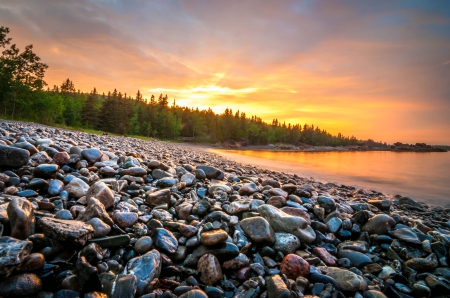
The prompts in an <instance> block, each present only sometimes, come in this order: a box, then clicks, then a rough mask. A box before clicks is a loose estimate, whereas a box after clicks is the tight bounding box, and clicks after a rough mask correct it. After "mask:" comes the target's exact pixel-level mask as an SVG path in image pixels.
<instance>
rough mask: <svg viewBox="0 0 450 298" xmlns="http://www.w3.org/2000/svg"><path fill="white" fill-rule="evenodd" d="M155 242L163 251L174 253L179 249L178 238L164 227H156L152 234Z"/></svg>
mask: <svg viewBox="0 0 450 298" xmlns="http://www.w3.org/2000/svg"><path fill="white" fill-rule="evenodd" d="M152 240H153V244H154V245H155V246H156V247H157V248H159V249H161V250H162V251H163V252H166V253H169V254H173V253H175V252H176V251H177V248H178V241H177V238H175V236H174V235H173V234H172V233H171V232H170V231H168V230H166V229H163V228H157V229H155V232H154V234H153V236H152Z"/></svg>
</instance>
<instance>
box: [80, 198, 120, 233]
mask: <svg viewBox="0 0 450 298" xmlns="http://www.w3.org/2000/svg"><path fill="white" fill-rule="evenodd" d="M96 217H97V218H99V219H100V220H102V222H104V223H106V224H107V225H110V226H112V225H113V224H114V221H113V220H112V218H111V217H110V216H109V214H108V213H107V212H106V210H105V206H104V205H103V204H102V202H100V201H99V200H97V199H95V198H94V197H88V198H87V207H86V209H85V210H83V211H81V212H80V214H79V215H78V217H77V220H80V221H84V222H88V221H90V220H91V219H93V218H96ZM94 224H95V222H94Z"/></svg>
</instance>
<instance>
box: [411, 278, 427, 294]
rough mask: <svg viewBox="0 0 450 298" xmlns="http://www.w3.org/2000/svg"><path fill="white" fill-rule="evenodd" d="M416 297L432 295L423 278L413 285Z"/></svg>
mask: <svg viewBox="0 0 450 298" xmlns="http://www.w3.org/2000/svg"><path fill="white" fill-rule="evenodd" d="M411 289H412V292H413V294H414V297H431V290H430V288H429V287H427V285H426V284H425V282H424V281H423V280H419V281H418V282H416V283H414V284H413V286H412V288H411Z"/></svg>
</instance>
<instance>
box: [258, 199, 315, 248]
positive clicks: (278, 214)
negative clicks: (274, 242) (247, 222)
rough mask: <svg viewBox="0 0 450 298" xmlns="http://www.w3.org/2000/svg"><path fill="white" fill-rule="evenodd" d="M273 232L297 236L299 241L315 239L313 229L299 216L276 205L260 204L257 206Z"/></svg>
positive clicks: (309, 242)
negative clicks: (292, 214)
mask: <svg viewBox="0 0 450 298" xmlns="http://www.w3.org/2000/svg"><path fill="white" fill-rule="evenodd" d="M258 211H259V213H260V214H261V216H262V217H264V218H265V219H266V220H267V221H268V222H269V224H270V226H271V227H272V228H273V229H274V231H275V232H286V233H290V234H293V235H295V236H297V238H298V239H299V240H300V241H301V242H305V243H306V244H311V243H312V242H313V241H314V240H315V239H316V234H315V233H314V230H313V229H312V228H311V226H309V225H308V224H307V222H306V221H305V220H304V219H303V218H301V217H294V216H290V215H289V214H286V213H284V212H283V211H281V210H279V209H278V208H276V207H273V206H270V205H262V206H260V207H259V208H258Z"/></svg>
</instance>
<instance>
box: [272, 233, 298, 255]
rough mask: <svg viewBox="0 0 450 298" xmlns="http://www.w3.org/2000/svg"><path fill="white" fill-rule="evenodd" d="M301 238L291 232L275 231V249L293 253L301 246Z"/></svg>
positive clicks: (284, 252)
mask: <svg viewBox="0 0 450 298" xmlns="http://www.w3.org/2000/svg"><path fill="white" fill-rule="evenodd" d="M300 244H301V243H300V240H298V238H297V237H295V236H294V235H292V234H289V233H275V243H274V245H273V249H275V250H278V251H281V252H282V253H283V254H285V255H287V254H292V253H294V252H295V251H296V250H297V249H298V248H299V247H300Z"/></svg>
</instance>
